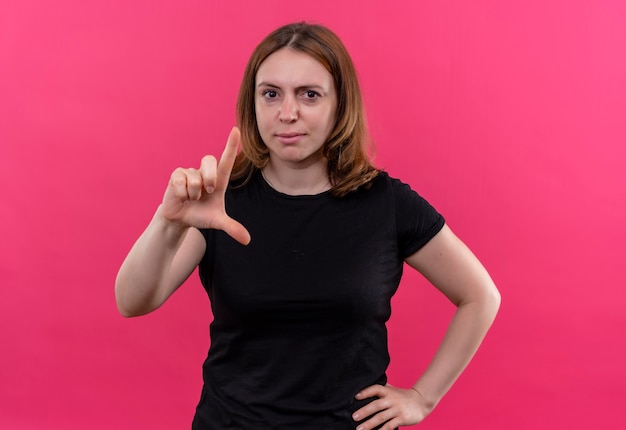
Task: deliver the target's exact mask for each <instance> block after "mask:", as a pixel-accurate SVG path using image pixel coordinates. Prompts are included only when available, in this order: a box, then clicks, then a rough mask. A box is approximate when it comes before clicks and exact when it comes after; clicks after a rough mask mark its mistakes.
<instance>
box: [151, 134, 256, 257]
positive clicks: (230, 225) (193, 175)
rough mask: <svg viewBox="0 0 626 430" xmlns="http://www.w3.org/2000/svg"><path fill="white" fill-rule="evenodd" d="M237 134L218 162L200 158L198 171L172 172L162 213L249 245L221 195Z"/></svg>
mask: <svg viewBox="0 0 626 430" xmlns="http://www.w3.org/2000/svg"><path fill="white" fill-rule="evenodd" d="M240 140H241V135H240V133H239V129H238V128H237V127H233V129H232V131H231V132H230V135H229V136H228V142H226V147H225V148H224V152H223V153H222V157H221V158H220V161H219V163H218V162H217V160H216V159H215V157H213V156H212V155H207V156H205V157H203V158H202V162H201V164H200V169H182V168H178V169H176V170H174V172H173V173H172V176H171V178H170V182H169V184H168V186H167V190H166V191H165V195H164V196H163V204H162V214H163V216H164V218H165V219H166V220H167V221H169V222H172V223H176V224H179V225H182V226H185V227H196V228H212V229H216V230H223V231H224V232H226V234H228V235H229V236H230V237H232V238H233V239H235V240H236V241H237V242H239V243H241V244H243V245H247V244H248V243H250V233H249V232H248V230H246V228H245V227H244V226H243V225H241V224H240V223H239V222H238V221H235V220H234V219H232V218H231V217H229V216H228V215H227V214H226V209H225V206H224V193H225V192H226V188H227V187H228V182H229V180H230V173H231V171H232V169H233V164H234V163H235V157H236V156H237V148H238V147H239V143H240Z"/></svg>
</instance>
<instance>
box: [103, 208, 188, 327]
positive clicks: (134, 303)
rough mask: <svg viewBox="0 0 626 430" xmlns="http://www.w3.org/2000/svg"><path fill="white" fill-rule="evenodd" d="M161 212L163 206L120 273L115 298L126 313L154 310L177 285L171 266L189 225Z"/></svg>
mask: <svg viewBox="0 0 626 430" xmlns="http://www.w3.org/2000/svg"><path fill="white" fill-rule="evenodd" d="M159 212H160V208H159V210H157V212H156V213H155V215H154V217H153V218H152V220H151V222H150V224H149V225H148V227H147V228H146V230H145V231H144V232H143V233H142V235H141V236H140V237H139V239H137V242H135V244H134V245H133V247H132V249H131V250H130V252H129V253H128V256H127V257H126V259H125V260H124V262H123V264H122V266H121V267H120V270H119V272H118V274H117V278H116V281H115V299H116V302H117V306H118V309H119V311H120V313H122V315H124V316H137V315H143V314H146V313H148V312H151V311H153V310H154V309H156V308H157V307H159V306H160V305H161V304H162V303H163V301H165V299H167V297H168V296H169V295H170V294H171V293H172V292H173V289H175V287H178V285H173V282H172V281H174V282H176V280H175V279H173V278H172V276H173V275H175V274H173V273H171V268H172V263H173V261H174V258H175V256H176V254H177V252H178V251H179V249H180V247H181V244H182V243H183V241H184V240H185V237H186V236H187V234H188V232H189V228H188V227H182V226H179V225H177V224H174V223H171V222H167V221H166V220H165V219H164V218H163V217H162V216H160V213H159ZM191 270H193V269H191ZM187 276H188V275H187ZM182 281H184V279H183V280H180V282H182Z"/></svg>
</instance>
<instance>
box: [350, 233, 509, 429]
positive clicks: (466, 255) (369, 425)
mask: <svg viewBox="0 0 626 430" xmlns="http://www.w3.org/2000/svg"><path fill="white" fill-rule="evenodd" d="M406 262H407V263H408V264H409V265H410V266H411V267H413V268H414V269H416V270H418V271H419V272H420V273H421V274H422V275H424V277H426V279H428V280H429V281H430V282H431V283H432V284H433V285H434V286H435V287H436V288H437V289H439V290H440V291H441V292H442V293H443V294H444V295H445V296H446V297H448V299H449V300H450V301H451V302H452V303H454V305H456V306H457V310H456V312H455V314H454V317H453V319H452V321H451V322H450V325H449V326H448V330H447V332H446V335H445V337H444V338H443V341H442V342H441V345H440V346H439V349H438V350H437V353H436V354H435V356H434V358H433V360H432V361H431V362H430V364H429V366H428V367H427V369H426V370H425V372H424V373H423V374H422V376H421V377H420V378H419V380H418V381H417V382H416V383H415V385H414V386H413V388H411V389H408V390H403V389H399V388H395V387H393V386H391V385H387V386H381V385H373V386H371V387H368V388H366V389H364V390H362V391H361V392H359V393H358V394H357V399H365V398H369V397H378V399H377V400H375V401H373V402H371V403H369V404H368V405H366V406H364V407H363V408H361V409H360V410H358V411H356V412H355V414H354V419H355V420H356V421H359V420H361V419H363V418H365V417H369V416H371V415H373V416H372V417H371V418H370V419H369V420H367V421H366V422H364V423H363V424H361V425H359V427H358V429H359V430H369V429H373V428H375V427H376V426H378V425H380V424H382V423H385V425H384V426H383V427H381V430H392V429H395V428H397V427H398V426H406V425H413V424H417V423H419V422H421V421H422V420H423V419H424V418H425V417H426V416H427V415H428V414H429V413H430V412H431V411H432V410H433V409H434V408H435V406H436V405H437V403H438V402H439V400H441V398H442V397H443V396H444V394H445V393H446V392H447V391H448V390H449V389H450V387H451V386H452V384H453V383H454V381H456V379H457V378H458V377H459V375H460V374H461V372H463V369H465V367H466V366H467V364H468V363H469V362H470V360H471V359H472V357H473V356H474V354H475V353H476V350H477V349H478V347H479V346H480V344H481V342H482V340H483V338H484V337H485V335H486V334H487V331H488V330H489V327H490V326H491V324H492V322H493V320H494V318H495V316H496V313H497V312H498V308H499V307H500V293H499V292H498V289H497V288H496V286H495V284H494V283H493V281H492V280H491V277H490V276H489V273H487V270H486V269H485V268H484V267H483V265H482V264H481V263H480V261H478V259H477V258H476V256H474V254H473V253H472V252H471V251H470V250H469V248H468V247H467V246H466V245H465V244H464V243H463V242H462V241H461V240H460V239H459V238H458V237H457V236H456V235H455V234H454V233H453V232H452V230H450V228H449V227H448V226H447V225H445V226H444V227H443V228H442V230H441V231H440V232H439V233H437V235H435V237H433V238H432V239H431V240H430V241H429V242H428V243H427V244H426V245H425V246H424V247H423V248H421V249H420V250H419V251H417V252H416V253H415V254H413V255H411V256H410V257H408V258H407V259H406Z"/></svg>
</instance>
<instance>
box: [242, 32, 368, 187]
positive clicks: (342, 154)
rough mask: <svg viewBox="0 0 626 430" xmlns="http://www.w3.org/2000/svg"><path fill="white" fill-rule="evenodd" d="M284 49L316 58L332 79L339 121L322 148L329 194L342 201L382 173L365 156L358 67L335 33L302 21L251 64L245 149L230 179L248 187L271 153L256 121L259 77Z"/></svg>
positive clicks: (274, 38)
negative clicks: (265, 64)
mask: <svg viewBox="0 0 626 430" xmlns="http://www.w3.org/2000/svg"><path fill="white" fill-rule="evenodd" d="M285 47H288V48H290V49H293V50H295V51H299V52H303V53H305V54H308V55H310V56H312V57H313V58H315V59H316V60H317V61H319V62H320V63H321V64H322V65H323V66H324V67H325V68H326V70H328V72H329V73H330V74H331V76H332V77H333V82H334V85H335V91H336V92H337V111H336V118H335V124H334V127H333V129H332V130H331V132H330V134H329V136H328V139H327V141H326V143H325V144H324V147H323V153H324V156H325V157H326V159H327V160H328V176H329V180H330V183H331V193H332V194H333V195H335V196H337V197H342V196H344V195H346V194H348V193H349V192H351V191H354V190H356V189H358V188H359V187H362V186H367V185H369V184H370V182H371V181H372V179H374V177H376V176H377V175H378V173H379V171H378V169H376V168H375V167H374V166H373V165H372V163H371V161H370V160H369V158H368V155H367V153H366V148H367V145H369V144H370V137H369V133H368V131H367V126H366V121H365V112H364V108H363V101H362V98H361V90H360V88H359V81H358V78H357V74H356V70H355V67H354V64H353V63H352V59H351V58H350V55H349V54H348V51H347V50H346V48H345V46H344V45H343V43H342V42H341V40H340V39H339V37H337V35H335V33H333V32H332V31H330V30H329V29H328V28H326V27H324V26H321V25H313V24H307V23H304V22H300V23H294V24H289V25H285V26H283V27H280V28H278V29H277V30H275V31H273V32H272V33H270V34H269V35H268V36H267V37H266V38H265V39H263V41H262V42H261V43H260V44H259V45H258V46H257V47H256V49H255V50H254V52H253V53H252V55H251V57H250V60H249V61H248V65H247V66H246V69H245V72H244V75H243V82H242V83H241V87H240V89H239V97H238V99H237V124H238V126H239V129H240V131H241V145H242V151H241V152H240V153H239V154H238V156H237V159H236V161H235V165H234V167H233V171H232V174H231V180H233V181H236V182H238V183H240V184H245V183H246V182H247V181H248V180H249V179H250V178H251V176H252V174H253V173H254V172H255V171H256V170H258V169H262V168H263V167H265V166H266V165H267V163H268V162H269V150H268V148H267V146H266V145H265V143H264V142H263V140H262V139H261V135H260V133H259V128H258V126H257V122H256V114H255V87H256V75H257V72H258V70H259V67H260V66H261V63H263V61H265V59H266V58H267V57H269V56H270V55H271V54H273V53H274V52H276V51H278V50H279V49H282V48H285Z"/></svg>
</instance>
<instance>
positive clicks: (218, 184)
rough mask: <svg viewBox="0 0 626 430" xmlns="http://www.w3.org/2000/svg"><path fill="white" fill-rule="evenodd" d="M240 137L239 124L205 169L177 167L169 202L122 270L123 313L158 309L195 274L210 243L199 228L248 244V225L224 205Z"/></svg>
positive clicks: (118, 293) (118, 285) (119, 296)
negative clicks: (222, 148) (206, 243)
mask: <svg viewBox="0 0 626 430" xmlns="http://www.w3.org/2000/svg"><path fill="white" fill-rule="evenodd" d="M239 140H240V135H239V130H238V129H237V128H233V130H232V131H231V133H230V136H229V137H228V142H227V144H226V147H225V148H224V152H223V153H222V157H221V159H220V162H219V163H217V161H216V159H215V157H213V156H210V155H209V156H206V157H204V158H203V159H202V163H201V166H200V169H180V168H179V169H176V170H175V171H174V172H173V173H172V176H171V179H170V182H169V184H168V186H167V189H166V191H165V195H164V196H163V203H162V204H161V205H160V206H159V208H158V209H157V211H156V213H155V214H154V217H153V218H152V221H151V222H150V224H149V225H148V227H147V228H146V230H145V231H144V232H143V234H142V235H141V236H140V237H139V239H138V240H137V242H136V243H135V245H134V246H133V247H132V249H131V250H130V252H129V254H128V256H127V257H126V259H125V260H124V263H123V264H122V266H121V267H120V270H119V272H118V274H117V279H116V281H115V299H116V302H117V307H118V309H119V311H120V313H121V314H122V315H124V316H126V317H131V316H139V315H144V314H147V313H149V312H152V311H153V310H155V309H157V308H158V307H159V306H161V305H162V304H163V303H164V302H165V301H166V300H167V299H168V297H170V296H171V295H172V293H174V291H176V289H177V288H178V287H180V285H181V284H182V283H183V282H184V281H185V280H186V279H187V278H188V277H189V275H190V274H191V273H192V272H193V270H194V269H195V267H196V266H197V265H198V263H199V262H200V260H201V259H202V256H203V255H204V251H205V247H206V245H205V242H204V238H203V237H202V234H201V233H200V232H199V231H198V230H197V229H196V228H214V229H217V230H223V231H225V232H226V233H227V234H228V235H230V236H231V237H232V238H233V239H235V240H237V241H238V242H240V243H241V244H243V245H247V244H248V243H249V242H250V234H249V233H248V231H247V230H246V229H245V227H243V226H242V225H241V224H240V223H239V222H237V221H235V220H233V219H232V218H230V217H229V216H228V215H227V214H226V210H225V208H224V193H225V192H226V188H227V186H228V181H229V178H230V172H231V171H232V167H233V163H234V161H235V157H236V155H237V148H238V146H239ZM193 227H196V228H193Z"/></svg>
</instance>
